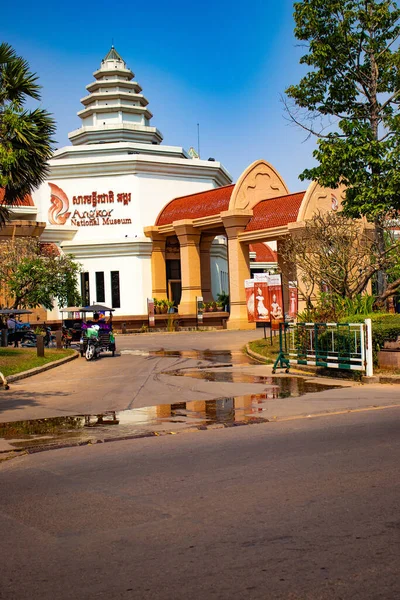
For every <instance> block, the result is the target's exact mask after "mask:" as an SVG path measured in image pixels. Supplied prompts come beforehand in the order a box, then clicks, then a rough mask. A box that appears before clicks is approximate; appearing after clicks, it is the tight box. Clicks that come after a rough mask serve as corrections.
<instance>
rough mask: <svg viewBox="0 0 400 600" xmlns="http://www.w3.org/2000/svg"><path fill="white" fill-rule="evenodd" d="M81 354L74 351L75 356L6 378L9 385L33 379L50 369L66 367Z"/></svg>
mask: <svg viewBox="0 0 400 600" xmlns="http://www.w3.org/2000/svg"><path fill="white" fill-rule="evenodd" d="M78 356H79V352H78V351H77V350H74V354H72V355H71V356H66V357H65V358H60V359H59V360H53V362H50V363H47V364H46V365H43V366H42V367H35V368H34V369H29V371H22V373H16V374H15V375H10V376H9V377H6V379H7V383H13V382H14V381H19V380H20V379H26V378H27V377H32V375H37V374H38V373H43V372H44V371H49V370H50V369H54V368H55V367H60V366H61V365H65V363H68V362H71V360H75V359H76V358H78Z"/></svg>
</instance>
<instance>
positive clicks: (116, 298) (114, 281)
mask: <svg viewBox="0 0 400 600" xmlns="http://www.w3.org/2000/svg"><path fill="white" fill-rule="evenodd" d="M111 306H112V308H120V307H121V300H120V295H119V271H111Z"/></svg>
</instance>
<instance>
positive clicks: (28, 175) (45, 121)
mask: <svg viewBox="0 0 400 600" xmlns="http://www.w3.org/2000/svg"><path fill="white" fill-rule="evenodd" d="M39 90H40V86H39V85H38V83H37V77H36V75H35V74H34V73H32V72H31V71H30V69H29V65H28V63H27V62H26V61H25V60H24V59H23V58H21V57H20V56H17V54H16V52H15V51H14V50H13V48H12V47H11V46H10V45H9V44H6V43H2V44H0V187H1V188H4V198H3V200H2V204H1V205H0V226H1V225H2V224H4V221H5V220H6V219H7V217H8V212H7V209H6V206H7V205H13V204H15V203H16V202H18V200H22V199H23V198H24V196H25V195H26V194H29V193H31V192H32V191H33V190H34V189H35V188H36V187H37V186H38V185H39V184H40V183H42V182H43V181H44V179H45V178H46V175H47V173H48V167H47V161H48V159H49V158H51V155H52V144H53V140H52V135H53V133H54V131H55V122H54V120H53V119H52V117H51V116H50V113H48V112H47V111H46V110H43V109H41V108H36V109H34V110H27V109H26V108H25V103H26V101H27V99H28V98H32V99H34V100H40V93H39Z"/></svg>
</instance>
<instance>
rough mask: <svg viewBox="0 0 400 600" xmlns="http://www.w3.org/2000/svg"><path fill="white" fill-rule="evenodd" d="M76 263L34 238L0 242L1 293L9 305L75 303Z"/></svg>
mask: <svg viewBox="0 0 400 600" xmlns="http://www.w3.org/2000/svg"><path fill="white" fill-rule="evenodd" d="M79 272H80V265H79V264H78V263H76V262H75V261H74V260H73V258H72V257H70V256H67V255H63V254H59V252H58V251H54V249H53V248H52V247H50V249H48V248H46V246H45V245H41V244H40V242H39V241H38V240H37V239H34V238H15V239H5V240H4V241H2V242H0V281H1V290H0V291H1V296H2V297H3V298H4V299H5V300H6V303H7V305H8V306H9V307H10V308H28V307H31V308H35V307H37V306H44V307H45V308H47V309H48V310H51V309H52V308H53V306H54V301H55V300H57V302H58V304H59V305H60V306H66V305H67V304H69V305H71V304H74V305H75V304H79V303H80V296H79V292H78V277H77V276H78V273H79Z"/></svg>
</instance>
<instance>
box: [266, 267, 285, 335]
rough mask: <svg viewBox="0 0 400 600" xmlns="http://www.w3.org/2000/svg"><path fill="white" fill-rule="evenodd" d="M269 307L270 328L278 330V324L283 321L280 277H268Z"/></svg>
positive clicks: (278, 275)
mask: <svg viewBox="0 0 400 600" xmlns="http://www.w3.org/2000/svg"><path fill="white" fill-rule="evenodd" d="M268 284H269V285H268V291H269V307H270V312H271V328H272V329H279V323H280V322H282V321H283V320H284V316H285V313H284V309H283V292H282V276H281V275H280V274H277V275H269V277H268Z"/></svg>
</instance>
